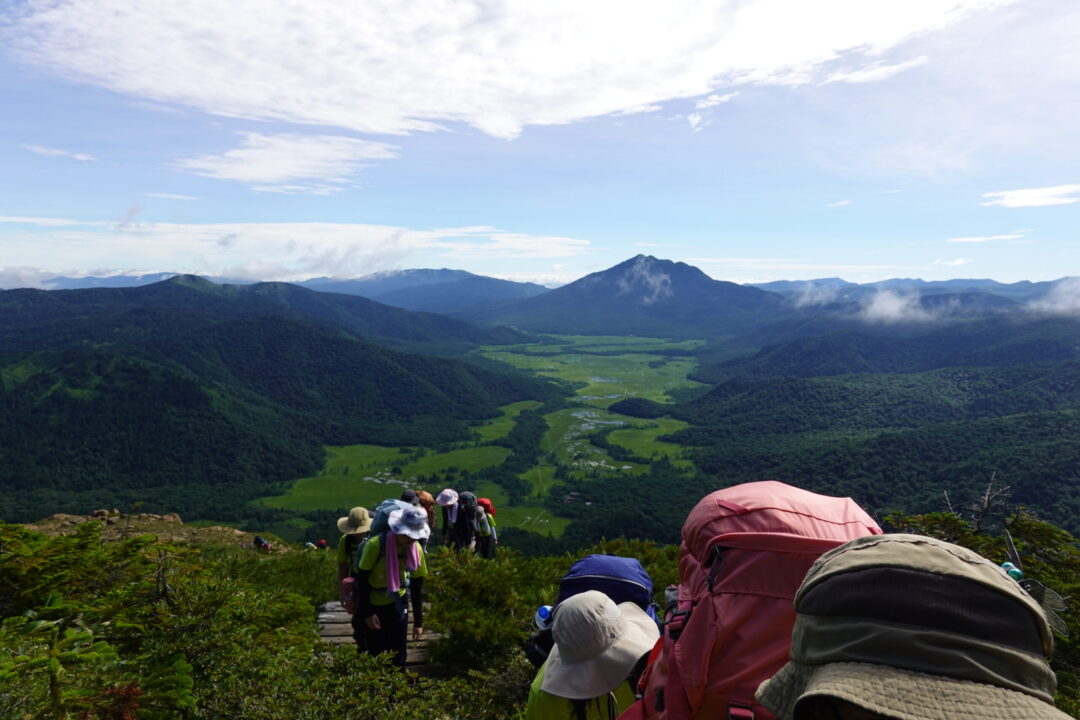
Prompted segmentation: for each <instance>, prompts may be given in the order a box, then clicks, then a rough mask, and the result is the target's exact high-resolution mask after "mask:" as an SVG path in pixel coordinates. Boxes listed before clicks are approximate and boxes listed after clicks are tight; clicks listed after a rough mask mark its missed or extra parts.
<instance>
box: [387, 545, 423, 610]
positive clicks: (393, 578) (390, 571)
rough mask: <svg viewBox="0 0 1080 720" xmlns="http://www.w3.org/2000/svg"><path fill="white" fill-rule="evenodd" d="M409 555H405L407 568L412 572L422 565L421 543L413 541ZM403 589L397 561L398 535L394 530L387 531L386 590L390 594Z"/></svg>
mask: <svg viewBox="0 0 1080 720" xmlns="http://www.w3.org/2000/svg"><path fill="white" fill-rule="evenodd" d="M408 553H409V554H408V555H407V556H406V557H405V570H407V571H408V572H412V571H413V570H415V569H416V568H418V567H420V545H419V543H416V542H413V543H412V544H410V545H409V550H408ZM400 590H401V571H400V570H399V569H398V561H397V535H395V534H394V531H393V530H388V531H387V532H386V592H387V594H388V595H396V594H397V593H398V592H399V591H400Z"/></svg>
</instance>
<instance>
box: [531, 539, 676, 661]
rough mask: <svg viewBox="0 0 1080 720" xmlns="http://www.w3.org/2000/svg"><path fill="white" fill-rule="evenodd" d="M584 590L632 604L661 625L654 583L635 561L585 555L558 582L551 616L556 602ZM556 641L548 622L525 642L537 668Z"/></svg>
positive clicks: (612, 556)
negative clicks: (596, 591)
mask: <svg viewBox="0 0 1080 720" xmlns="http://www.w3.org/2000/svg"><path fill="white" fill-rule="evenodd" d="M586 590H599V591H600V592H602V593H604V594H605V595H607V596H608V597H609V598H611V599H612V600H613V601H614V602H615V604H616V605H618V604H619V603H624V602H632V603H634V604H635V605H637V606H638V607H640V608H641V609H642V610H644V611H645V612H646V613H648V615H649V617H651V618H652V619H653V621H654V622H656V624H657V626H658V627H659V626H660V625H661V622H660V615H659V613H657V606H656V603H655V602H653V598H652V594H653V581H652V578H651V577H649V573H647V572H646V571H645V568H644V567H642V566H641V563H640V562H639V561H638V560H637V558H627V557H619V556H617V555H586V556H585V557H583V558H581V559H580V560H578V561H577V562H575V563H574V564H573V565H571V566H570V570H568V571H567V573H566V574H565V575H563V577H562V580H560V581H559V596H558V597H557V598H556V600H555V607H554V608H553V609H552V611H551V613H552V614H551V616H550V617H554V613H557V612H558V611H559V603H561V602H562V601H563V600H565V599H567V598H569V597H573V596H574V595H577V594H578V593H583V592H585V591H586ZM554 642H555V639H554V638H553V637H552V635H551V623H550V621H549V622H547V623H546V627H542V628H541V629H539V630H538V631H537V632H534V633H533V634H532V635H531V636H530V637H529V639H528V640H527V641H526V643H525V655H526V656H527V657H528V658H529V660H530V661H531V662H532V663H533V665H535V666H536V667H540V666H541V665H543V664H544V661H545V660H547V656H548V653H549V652H550V651H551V646H552V645H553V644H554Z"/></svg>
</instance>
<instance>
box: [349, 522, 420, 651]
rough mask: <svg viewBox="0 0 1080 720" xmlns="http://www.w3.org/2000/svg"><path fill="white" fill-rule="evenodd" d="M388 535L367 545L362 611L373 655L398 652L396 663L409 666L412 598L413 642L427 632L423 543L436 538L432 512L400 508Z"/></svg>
mask: <svg viewBox="0 0 1080 720" xmlns="http://www.w3.org/2000/svg"><path fill="white" fill-rule="evenodd" d="M387 525H388V528H387V530H386V532H385V533H381V534H379V535H373V536H372V537H370V538H369V539H368V541H367V542H366V543H365V544H364V549H363V551H362V552H361V555H360V561H359V563H358V566H357V572H356V585H357V595H356V599H357V612H356V616H357V617H361V618H363V620H364V628H365V630H364V634H365V639H366V641H367V652H369V653H371V654H372V655H378V654H379V653H384V652H392V653H393V654H394V657H393V663H394V664H395V665H398V666H404V665H405V645H406V642H407V641H408V638H407V632H408V620H409V597H410V595H411V597H412V606H413V638H414V639H418V638H419V637H420V636H421V635H422V634H423V632H424V604H423V603H424V578H425V577H426V576H427V558H426V554H425V553H424V550H423V548H421V547H420V544H419V543H418V542H417V541H418V540H422V539H424V538H426V537H428V536H429V535H430V534H431V530H430V528H428V524H427V513H425V512H424V510H423V509H422V508H419V507H416V506H414V505H406V506H405V507H403V508H401V509H398V510H394V511H393V512H391V513H390V515H389V517H388V519H387Z"/></svg>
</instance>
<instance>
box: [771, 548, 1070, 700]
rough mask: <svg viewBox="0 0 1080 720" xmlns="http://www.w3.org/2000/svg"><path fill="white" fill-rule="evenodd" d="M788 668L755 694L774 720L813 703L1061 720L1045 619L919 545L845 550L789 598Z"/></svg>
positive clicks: (991, 568) (1002, 577)
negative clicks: (839, 702) (791, 603)
mask: <svg viewBox="0 0 1080 720" xmlns="http://www.w3.org/2000/svg"><path fill="white" fill-rule="evenodd" d="M795 609H796V611H797V613H798V614H797V616H796V620H795V628H794V630H793V632H792V637H791V658H790V661H789V662H788V663H787V664H786V665H785V666H784V667H782V668H781V669H780V671H779V672H777V673H776V675H774V676H773V677H772V678H771V679H769V680H766V681H765V682H764V683H762V684H761V686H760V687H759V688H758V691H757V699H758V702H760V703H761V704H762V705H764V706H765V708H766V709H767V710H769V711H770V712H772V713H773V714H774V715H776V716H777V717H778V718H780V720H793V718H797V717H800V716H801V715H802V712H803V711H802V710H801V709H800V705H801V704H802V705H805V704H807V702H806V701H807V700H809V699H811V698H814V697H820V696H825V697H831V698H838V699H840V700H845V701H847V702H849V703H852V704H854V705H857V706H859V707H861V708H864V709H866V710H869V711H871V712H874V713H879V714H881V715H886V716H888V717H891V718H897V719H898V720H1066V719H1067V718H1068V717H1069V716H1068V715H1066V714H1065V713H1063V712H1061V711H1060V710H1057V709H1056V708H1055V707H1054V689H1055V687H1056V684H1057V681H1056V678H1055V677H1054V673H1053V671H1052V670H1051V669H1050V666H1049V664H1048V663H1047V662H1046V658H1047V657H1048V656H1049V655H1050V652H1051V650H1052V649H1053V636H1052V635H1051V631H1050V626H1049V625H1048V623H1047V621H1046V617H1045V615H1044V614H1043V611H1042V608H1041V607H1040V606H1039V604H1038V603H1037V602H1035V600H1034V599H1033V598H1032V597H1031V596H1030V595H1028V594H1027V592H1025V591H1024V590H1023V588H1021V587H1020V585H1019V584H1017V582H1016V581H1015V580H1013V579H1012V578H1010V577H1009V576H1008V575H1006V574H1005V571H1004V570H1002V569H1001V568H1000V567H998V566H997V565H995V564H994V563H992V562H990V561H989V560H986V559H985V558H983V557H980V556H979V555H977V554H975V553H973V552H971V551H970V550H967V549H965V548H962V547H960V546H958V545H953V544H951V543H947V542H943V541H940V540H935V539H934V538H929V537H923V536H919V535H879V536H871V537H864V538H859V539H857V540H852V541H850V542H848V543H846V544H844V545H841V546H840V547H839V548H836V549H835V550H832V551H830V552H828V553H826V554H825V555H823V556H822V557H821V558H820V559H818V560H817V562H815V563H814V565H813V566H812V567H811V568H810V571H809V572H808V573H807V575H806V578H805V579H804V580H803V583H802V587H800V588H799V592H798V594H797V595H796V597H795Z"/></svg>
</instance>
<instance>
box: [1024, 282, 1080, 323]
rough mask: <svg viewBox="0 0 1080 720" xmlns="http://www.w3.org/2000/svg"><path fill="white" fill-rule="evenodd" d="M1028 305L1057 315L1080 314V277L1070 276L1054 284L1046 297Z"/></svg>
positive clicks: (1033, 308)
mask: <svg viewBox="0 0 1080 720" xmlns="http://www.w3.org/2000/svg"><path fill="white" fill-rule="evenodd" d="M1028 307H1030V308H1031V309H1032V310H1036V311H1039V312H1047V313H1053V314H1055V315H1080V277H1070V278H1065V279H1064V280H1060V281H1058V282H1057V283H1055V284H1054V286H1053V287H1052V288H1051V289H1050V292H1049V293H1047V294H1046V296H1045V297H1043V298H1041V299H1039V300H1036V301H1033V302H1032V303H1031V304H1030V305H1029V306H1028Z"/></svg>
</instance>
